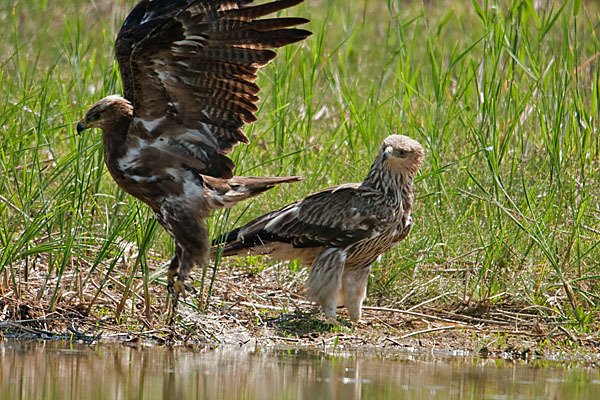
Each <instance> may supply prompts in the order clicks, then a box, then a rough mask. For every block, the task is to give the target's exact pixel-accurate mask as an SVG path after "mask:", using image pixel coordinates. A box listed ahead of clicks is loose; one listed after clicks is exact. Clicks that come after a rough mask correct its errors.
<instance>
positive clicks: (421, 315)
mask: <svg viewBox="0 0 600 400" xmlns="http://www.w3.org/2000/svg"><path fill="white" fill-rule="evenodd" d="M363 310H373V311H388V312H393V313H399V314H406V315H410V316H412V317H420V318H428V319H433V320H436V321H442V322H450V323H453V324H456V323H460V321H456V320H453V319H448V318H441V317H436V316H435V315H428V314H423V313H419V312H414V311H405V310H398V309H396V308H388V307H369V306H364V307H363Z"/></svg>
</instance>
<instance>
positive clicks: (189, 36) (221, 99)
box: [77, 0, 311, 306]
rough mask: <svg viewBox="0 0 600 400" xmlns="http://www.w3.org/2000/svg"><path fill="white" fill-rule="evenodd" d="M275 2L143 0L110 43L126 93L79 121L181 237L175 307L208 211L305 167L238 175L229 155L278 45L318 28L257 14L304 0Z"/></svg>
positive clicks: (122, 177)
mask: <svg viewBox="0 0 600 400" xmlns="http://www.w3.org/2000/svg"><path fill="white" fill-rule="evenodd" d="M301 2H302V0H278V1H273V2H271V3H265V4H260V5H254V6H253V5H251V4H250V3H252V0H142V1H140V2H139V3H138V4H137V5H136V6H135V7H134V8H133V10H132V11H131V13H130V14H129V15H128V17H127V18H126V20H125V22H124V23H123V26H122V27H121V29H120V31H119V34H118V36H117V40H116V42H115V52H116V57H117V61H118V63H119V71H120V73H121V79H122V83H123V92H124V93H123V97H121V96H119V95H113V96H108V97H105V98H103V99H102V100H100V101H98V102H97V103H96V104H94V105H93V106H92V107H91V108H90V109H89V110H88V112H87V113H86V114H85V117H84V118H83V119H82V120H81V121H80V122H79V123H78V124H77V131H78V132H79V133H81V131H83V130H85V129H87V128H93V127H95V128H100V129H102V131H103V133H102V139H103V146H104V161H105V163H106V166H107V167H108V170H109V172H110V174H111V175H112V177H113V178H114V180H115V181H116V182H117V184H118V185H119V186H120V187H121V188H122V189H123V190H125V191H126V192H127V193H129V194H131V195H132V196H134V197H136V198H138V199H140V200H141V201H143V202H144V203H146V204H148V205H149V206H150V207H151V208H152V210H153V211H154V214H155V216H156V218H157V220H158V222H159V223H160V224H161V225H162V226H163V227H164V228H165V229H166V231H167V232H168V233H169V234H170V235H171V236H172V237H173V238H174V240H175V245H176V246H175V247H176V250H175V254H174V256H173V259H172V261H171V264H170V266H169V270H168V275H167V277H168V289H169V291H170V292H171V293H172V294H173V305H174V306H176V304H177V298H178V296H179V295H181V294H184V293H185V289H186V288H188V289H190V287H189V286H187V285H186V284H185V279H186V277H187V275H188V274H189V272H190V270H191V268H192V267H193V265H194V264H197V263H204V262H205V261H207V257H208V254H209V249H210V241H209V238H208V232H207V228H206V225H205V223H204V219H205V218H207V217H208V216H209V214H210V212H211V210H214V209H218V208H221V207H230V206H233V205H234V204H236V203H237V202H239V201H241V200H244V199H247V198H249V197H252V196H254V195H256V194H259V193H261V192H263V191H265V190H267V189H270V188H272V187H273V186H274V185H276V184H279V183H282V182H292V181H297V180H299V179H300V178H299V177H261V178H259V177H239V176H233V168H234V164H233V162H232V161H231V160H230V159H229V158H228V157H227V156H226V154H228V153H229V152H231V151H232V148H233V147H234V146H235V145H236V144H238V143H239V142H244V143H248V138H247V137H246V135H245V134H244V132H243V131H242V126H243V125H244V124H245V123H251V122H254V121H255V120H256V117H255V116H254V112H255V111H257V107H256V105H255V103H256V102H257V101H258V97H257V93H258V92H259V87H258V85H256V83H254V80H255V79H256V77H257V76H256V73H257V70H258V68H260V67H262V66H264V65H266V64H267V63H268V62H269V61H271V60H272V59H273V58H275V56H276V53H275V52H273V51H272V50H270V49H272V48H277V47H281V46H285V45H288V44H290V43H294V42H298V41H301V40H303V39H305V38H306V37H307V36H309V35H310V34H311V33H310V32H308V31H305V30H301V29H295V28H292V27H294V26H296V25H300V24H304V23H306V22H308V20H306V19H304V18H284V17H281V18H260V17H263V16H265V15H268V14H272V13H275V12H278V11H280V10H283V9H285V8H288V7H291V6H294V5H297V4H299V3H301Z"/></svg>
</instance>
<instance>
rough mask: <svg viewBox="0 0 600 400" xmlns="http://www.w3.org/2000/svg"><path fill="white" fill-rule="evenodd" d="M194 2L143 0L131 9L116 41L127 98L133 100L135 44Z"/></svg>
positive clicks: (192, 0)
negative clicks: (132, 67) (132, 64)
mask: <svg viewBox="0 0 600 400" xmlns="http://www.w3.org/2000/svg"><path fill="white" fill-rule="evenodd" d="M193 2H194V0H170V1H149V0H142V1H140V2H139V3H138V4H137V5H136V6H135V7H134V8H133V10H131V12H130V13H129V15H128V16H127V18H126V19H125V22H123V25H122V26H121V29H120V30H119V34H118V35H117V40H116V41H115V54H116V56H117V61H118V62H119V71H120V72H121V82H122V84H123V95H124V97H125V98H126V99H127V100H129V101H133V77H132V73H131V65H130V58H131V53H132V51H133V48H134V47H135V45H136V44H137V43H139V42H141V41H142V40H143V39H145V38H146V36H148V35H149V34H150V32H152V31H153V30H154V29H156V28H157V27H159V26H161V25H162V24H164V23H165V22H166V21H168V20H169V19H171V18H172V17H174V16H175V15H177V14H178V13H179V12H181V10H184V9H185V8H186V7H188V6H189V5H190V4H192V3H193Z"/></svg>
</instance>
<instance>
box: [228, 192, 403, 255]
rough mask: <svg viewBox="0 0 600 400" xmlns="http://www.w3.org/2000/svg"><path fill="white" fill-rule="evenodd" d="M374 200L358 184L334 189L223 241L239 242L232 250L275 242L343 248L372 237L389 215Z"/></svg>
mask: <svg viewBox="0 0 600 400" xmlns="http://www.w3.org/2000/svg"><path fill="white" fill-rule="evenodd" d="M378 197H380V195H378V194H377V193H373V192H372V191H371V190H370V189H367V188H363V187H361V186H360V184H358V183H355V184H345V185H340V186H335V187H332V188H329V189H325V190H323V191H320V192H317V193H315V194H312V195H310V196H308V197H306V198H305V199H304V200H301V201H298V202H296V203H293V204H290V205H289V206H287V207H284V208H282V209H281V210H279V211H275V212H271V213H268V214H265V215H263V216H261V217H258V218H256V219H255V220H253V221H251V222H249V223H248V224H246V225H245V226H243V227H241V228H238V229H236V230H235V231H233V232H232V233H231V234H230V235H228V237H227V241H232V240H235V239H236V238H237V239H239V240H240V241H241V243H237V244H235V247H236V248H239V247H240V245H242V247H252V246H255V245H262V244H264V243H268V242H277V241H280V242H286V243H291V244H292V245H293V246H294V247H314V246H332V247H343V246H347V245H349V244H352V243H354V242H357V241H359V240H362V239H364V238H367V237H369V236H371V235H373V234H374V233H375V232H376V231H377V230H378V229H379V227H380V226H382V225H384V224H385V222H386V220H387V218H389V216H390V215H391V214H392V210H390V209H389V207H388V206H387V205H386V204H384V203H381V204H380V203H378V201H377V198H378ZM227 249H228V248H227V245H226V247H225V250H226V251H227Z"/></svg>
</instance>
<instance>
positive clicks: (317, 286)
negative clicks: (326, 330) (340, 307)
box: [304, 248, 346, 325]
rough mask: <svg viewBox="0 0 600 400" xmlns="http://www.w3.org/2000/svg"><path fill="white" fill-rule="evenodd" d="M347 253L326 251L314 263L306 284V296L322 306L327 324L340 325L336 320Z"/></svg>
mask: <svg viewBox="0 0 600 400" xmlns="http://www.w3.org/2000/svg"><path fill="white" fill-rule="evenodd" d="M345 261H346V253H345V252H344V251H343V250H341V249H336V248H329V249H325V250H324V251H323V252H322V253H321V255H319V257H317V259H316V260H315V262H314V263H313V267H312V270H311V271H310V274H309V276H308V279H307V280H306V282H305V284H304V285H305V288H306V292H305V294H306V296H307V297H308V298H309V299H311V300H313V301H316V302H317V303H319V304H320V305H321V308H322V309H323V313H324V314H325V318H326V323H328V324H330V325H339V324H338V322H337V320H336V319H335V314H336V309H337V302H338V294H339V293H340V289H341V287H342V273H343V271H344V263H345Z"/></svg>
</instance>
